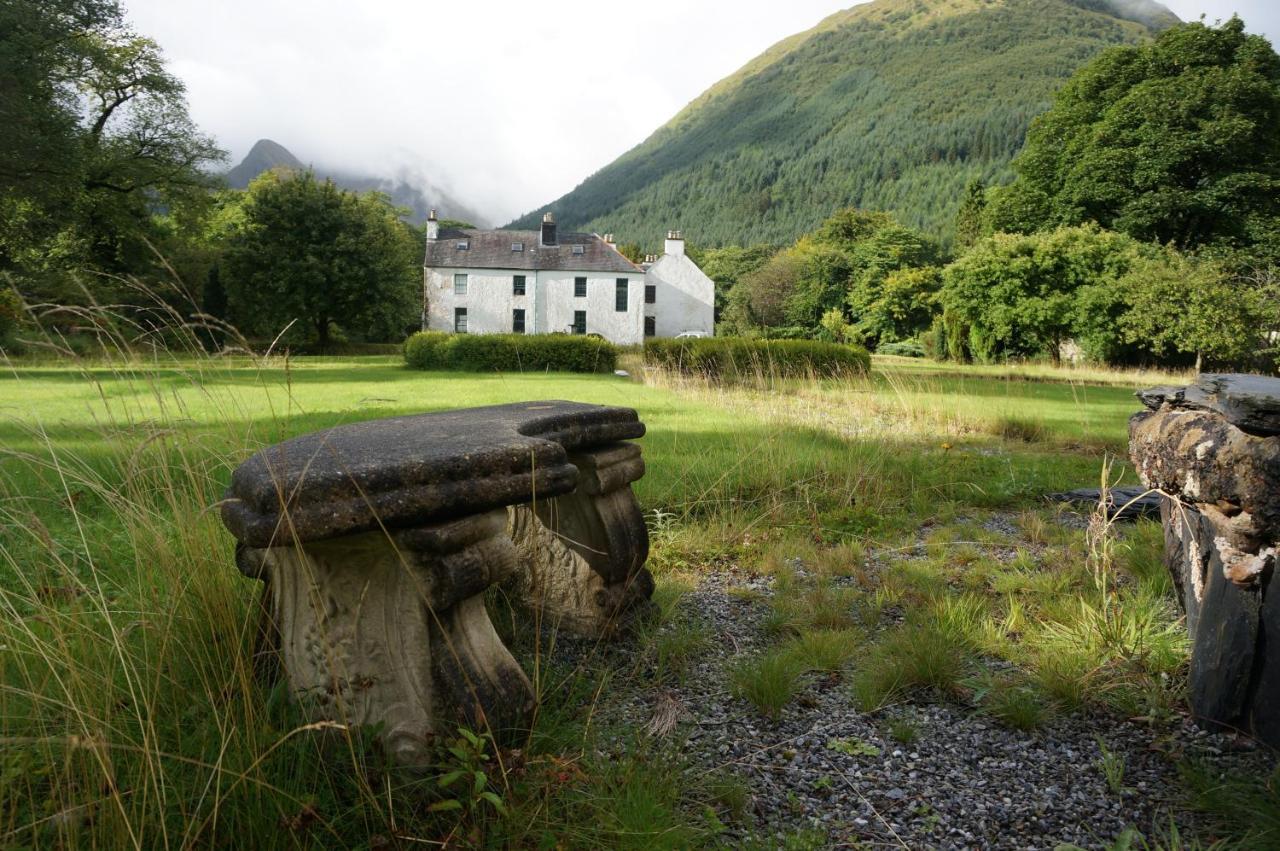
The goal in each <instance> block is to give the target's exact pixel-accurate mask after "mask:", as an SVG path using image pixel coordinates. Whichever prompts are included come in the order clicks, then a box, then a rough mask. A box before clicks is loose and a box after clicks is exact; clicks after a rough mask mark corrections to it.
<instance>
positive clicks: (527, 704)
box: [222, 402, 653, 764]
mask: <svg viewBox="0 0 1280 851" xmlns="http://www.w3.org/2000/svg"><path fill="white" fill-rule="evenodd" d="M643 434H644V424H643V423H641V422H640V421H639V419H638V417H637V415H636V412H635V411H633V410H630V409H627V408H609V407H600V406H596V405H585V404H580V403H576V402H529V403H521V404H513V405H498V406H493V407H487V408H470V409H465V410H458V411H448V412H442V413H432V414H421V415H416V416H406V417H396V418H391V419H382V420H373V421H370V422H362V423H355V424H352V425H344V426H339V427H336V428H332V429H328V430H326V431H319V432H315V433H313V434H307V435H303V436H301V437H297V438H294V439H292V440H287V441H284V442H283V443H279V444H276V445H274V446H271V447H268V448H266V449H264V450H262V451H261V452H259V453H257V454H256V455H254V456H253V457H251V458H249V459H248V460H247V461H245V462H244V463H243V464H241V465H240V467H238V468H237V469H236V471H235V473H234V474H233V475H232V479H231V487H230V489H229V491H228V494H227V498H226V500H225V501H224V502H223V504H222V519H223V522H224V523H225V524H226V526H227V528H228V529H229V530H230V531H231V533H232V534H233V535H234V536H235V538H236V540H237V541H238V544H237V547H236V563H237V565H238V566H239V568H240V570H241V571H242V572H243V573H244V574H246V575H247V576H250V577H253V578H256V579H260V580H262V581H263V582H264V583H265V588H264V590H263V597H262V600H263V614H264V629H263V637H264V640H265V642H266V650H267V651H268V652H267V658H271V659H274V660H278V661H279V663H280V664H281V665H282V666H283V673H284V676H286V677H287V679H288V682H289V686H290V688H291V690H292V692H293V693H294V694H295V696H297V697H298V698H299V699H300V700H302V701H303V702H305V703H306V704H307V705H308V707H309V708H310V710H311V712H312V714H313V716H315V717H318V718H323V719H329V720H333V721H337V722H340V723H343V724H352V725H364V724H375V723H379V722H381V723H382V724H383V728H382V735H383V739H384V741H385V743H386V746H387V749H388V751H389V752H390V753H392V754H394V755H395V756H396V757H397V758H398V759H399V760H400V761H402V762H404V763H410V764H412V763H418V762H421V761H422V760H423V759H424V758H426V755H427V750H426V748H427V743H428V741H429V739H430V735H431V733H432V732H433V731H437V730H443V731H445V732H450V731H451V730H452V727H453V725H454V724H456V723H462V724H466V725H468V726H470V727H471V728H473V729H476V730H492V731H494V732H496V733H501V732H503V731H509V730H515V729H520V728H522V727H523V726H524V725H525V723H526V722H527V720H528V717H529V713H530V711H531V709H532V706H533V691H532V688H531V686H530V684H529V680H528V678H527V677H526V676H525V674H524V671H523V670H522V669H521V668H520V666H519V664H517V662H516V661H515V659H514V658H513V657H512V656H511V654H510V652H509V651H508V650H507V648H506V647H505V646H504V645H503V644H502V642H501V640H500V639H499V638H498V635H497V633H496V632H495V631H494V628H493V624H492V623H491V622H490V620H489V616H488V613H487V611H486V609H485V603H484V594H485V591H486V589H488V588H489V587H490V586H492V585H495V584H498V583H504V584H505V585H506V586H507V587H509V588H510V589H511V590H512V591H513V592H514V593H515V594H516V595H517V596H518V597H519V598H520V599H521V600H522V601H523V602H524V603H525V604H527V605H528V606H530V607H531V608H532V609H533V610H534V611H535V612H536V613H537V615H538V616H539V618H540V619H541V622H542V623H545V624H550V625H553V626H554V625H556V624H559V625H560V626H561V627H563V628H566V629H569V630H572V631H574V632H576V633H579V634H584V635H587V636H592V637H599V638H603V637H609V636H611V635H613V634H614V633H616V632H617V631H618V630H619V629H621V628H623V627H625V626H626V625H627V624H628V623H629V622H630V621H631V620H632V619H634V618H635V617H636V616H637V615H638V614H639V613H641V612H643V611H645V610H646V609H647V607H648V606H649V605H650V603H649V597H650V595H651V594H652V591H653V580H652V578H651V577H650V575H649V572H648V571H647V570H646V569H645V567H644V563H645V559H646V558H647V557H648V548H649V539H648V533H647V531H646V529H645V524H644V518H643V516H642V514H641V511H640V508H639V505H638V504H637V502H636V499H635V496H634V495H633V494H632V492H631V482H633V481H635V480H636V479H639V478H640V477H641V476H642V475H644V462H643V460H642V459H641V457H640V448H639V447H638V446H636V445H635V444H633V443H628V442H626V441H628V440H630V439H632V438H638V437H641V436H642V435H643Z"/></svg>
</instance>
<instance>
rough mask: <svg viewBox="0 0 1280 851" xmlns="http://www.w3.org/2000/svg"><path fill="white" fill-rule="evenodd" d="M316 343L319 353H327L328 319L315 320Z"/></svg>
mask: <svg viewBox="0 0 1280 851" xmlns="http://www.w3.org/2000/svg"><path fill="white" fill-rule="evenodd" d="M316 345H317V346H318V347H319V348H320V354H322V355H326V354H328V353H329V320H328V319H327V318H325V319H317V320H316Z"/></svg>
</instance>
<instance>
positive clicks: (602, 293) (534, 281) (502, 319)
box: [425, 268, 645, 345]
mask: <svg viewBox="0 0 1280 851" xmlns="http://www.w3.org/2000/svg"><path fill="white" fill-rule="evenodd" d="M457 273H462V274H465V275H466V276H467V294H466V295H455V294H454V292H453V276H454V275H455V274H457ZM515 275H524V276H525V295H523V296H517V295H512V291H513V286H512V284H513V281H512V278H513V277H514V276H515ZM576 277H585V278H586V279H587V295H586V297H585V298H577V297H575V296H574V294H573V293H574V278H576ZM619 278H626V279H627V281H628V285H627V309H626V310H625V311H619V310H617V309H616V302H615V298H614V293H615V289H616V286H617V280H618V279H619ZM425 284H426V289H427V293H426V295H427V328H428V330H431V331H453V316H454V308H457V307H465V308H466V309H467V332H468V333H470V334H509V333H511V326H512V311H513V310H514V309H515V308H524V311H525V329H524V330H525V333H526V334H547V333H553V332H557V331H560V332H567V331H568V330H569V327H570V326H571V325H572V324H573V314H574V311H577V310H585V311H586V312H587V333H588V334H599V335H600V336H602V337H604V338H605V339H606V340H609V341H610V342H613V343H617V344H619V345H634V344H636V343H640V342H642V341H643V340H644V319H643V309H644V306H645V305H644V284H645V276H644V275H643V274H642V273H639V272H633V273H631V274H627V273H625V272H620V273H612V272H572V271H554V272H547V271H543V272H533V271H524V272H521V271H518V270H510V271H507V270H500V269H474V268H428V269H426V276H425Z"/></svg>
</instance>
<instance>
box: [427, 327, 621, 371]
mask: <svg viewBox="0 0 1280 851" xmlns="http://www.w3.org/2000/svg"><path fill="white" fill-rule="evenodd" d="M404 360H405V363H406V364H407V365H408V366H410V367H411V368H413V369H457V370H465V371H470V372H546V371H551V372H613V370H614V369H616V368H617V365H618V350H617V348H616V347H614V345H613V344H612V343H609V342H608V341H607V340H603V339H601V338H599V337H590V336H584V335H570V334H446V333H444V332H443V331H423V332H420V333H418V334H414V335H413V336H412V337H410V338H409V339H408V340H405V343H404Z"/></svg>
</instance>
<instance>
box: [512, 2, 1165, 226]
mask: <svg viewBox="0 0 1280 851" xmlns="http://www.w3.org/2000/svg"><path fill="white" fill-rule="evenodd" d="M1177 22H1178V18H1177V17H1176V16H1175V15H1174V14H1173V13H1172V12H1170V11H1169V10H1168V9H1167V8H1165V7H1164V6H1162V5H1160V4H1159V3H1155V2H1151V0H874V2H870V3H865V4H863V5H860V6H855V7H853V8H851V9H846V10H844V11H842V12H837V13H835V14H834V15H831V16H829V17H828V18H826V19H825V20H823V21H822V22H821V23H819V24H818V25H817V26H816V27H814V28H813V29H810V30H807V31H805V32H802V33H797V34H796V35H793V36H790V37H789V38H786V39H784V40H782V41H780V42H778V43H777V44H775V45H774V46H773V47H771V48H769V49H768V50H766V51H765V52H764V53H762V54H760V55H759V56H757V57H756V58H754V59H752V60H751V61H750V62H748V63H747V64H746V65H745V66H743V67H742V68H741V69H739V70H738V71H737V72H735V73H734V74H731V75H730V76H728V77H726V78H725V79H723V80H721V81H720V82H718V83H716V84H715V85H713V86H712V87H711V88H709V89H707V91H705V92H704V93H703V94H701V95H699V96H698V97H697V98H695V99H694V100H693V101H692V102H690V103H689V105H688V106H686V107H685V108H684V109H683V110H681V111H680V112H679V114H677V115H676V116H675V117H674V118H672V119H671V120H670V121H669V122H667V123H666V124H665V125H663V126H662V127H660V128H658V129H657V130H656V131H655V132H654V133H653V135H651V136H650V137H649V138H648V139H646V140H644V141H643V142H642V143H641V144H639V145H637V146H636V147H635V148H633V149H632V150H630V151H628V152H627V153H625V154H623V155H622V156H621V157H619V158H618V159H617V160H615V161H614V162H612V163H610V164H609V165H607V166H605V167H604V168H603V169H601V170H600V171H598V172H596V173H595V174H593V175H591V176H590V177H588V178H587V179H586V180H584V181H583V182H582V183H581V184H580V185H579V186H578V187H577V188H575V189H574V190H573V191H572V192H569V193H568V194H567V195H564V196H563V197H561V198H559V199H557V200H555V201H552V202H551V203H550V204H546V205H543V206H540V207H538V208H537V209H535V210H532V211H530V212H529V213H528V214H526V215H525V216H522V217H520V218H518V219H516V220H515V221H514V222H512V223H511V225H510V226H511V227H517V228H531V227H534V226H536V224H537V222H538V220H539V218H540V217H541V215H542V213H543V211H545V210H551V211H553V212H555V213H556V215H557V217H558V220H559V221H560V222H561V223H562V225H563V226H564V227H566V228H574V229H575V230H594V231H597V232H599V233H606V232H611V233H616V234H618V235H619V237H620V238H621V239H623V240H627V241H631V240H639V241H641V242H642V244H644V245H645V246H657V245H660V241H661V238H662V234H663V233H664V232H665V231H666V230H667V229H668V228H674V227H679V228H683V229H684V231H685V233H686V235H687V236H688V237H689V238H690V239H691V240H693V241H694V242H696V243H700V244H703V245H722V244H727V243H738V244H748V243H753V242H773V243H781V242H788V241H790V240H792V239H794V238H796V237H797V236H799V235H800V234H802V233H805V232H807V231H809V230H812V229H813V228H814V227H816V226H817V225H818V224H819V223H820V222H821V221H822V220H823V219H825V218H826V217H827V216H828V215H830V214H831V213H832V212H833V211H834V210H836V209H839V208H841V207H846V206H850V205H853V206H859V207H864V208H869V209H881V210H888V211H890V212H893V213H895V214H896V215H897V216H898V217H899V218H900V219H901V220H902V221H903V222H904V223H905V224H908V225H911V226H913V227H917V228H920V229H922V230H924V231H926V232H928V233H930V234H932V235H934V236H937V237H939V238H941V239H942V240H943V241H947V240H949V239H950V237H951V232H952V227H953V222H954V217H955V212H956V209H957V208H958V206H959V203H960V198H961V195H962V193H963V190H964V186H965V184H966V183H967V182H968V181H969V180H971V179H973V178H975V177H977V178H982V179H984V180H987V181H992V180H1000V179H1003V178H1005V177H1007V176H1008V175H1009V171H1008V166H1009V161H1010V160H1011V159H1012V158H1013V156H1014V154H1016V153H1017V151H1018V150H1019V149H1020V148H1021V147H1022V143H1023V140H1024V138H1025V135H1026V130H1027V127H1028V125H1029V124H1030V123H1031V120H1032V119H1033V118H1034V117H1035V116H1036V115H1038V114H1039V113H1041V112H1043V111H1044V110H1045V109H1046V108H1048V106H1049V103H1050V102H1051V100H1052V96H1053V92H1054V91H1055V90H1056V89H1057V88H1058V87H1059V86H1061V85H1062V83H1063V82H1064V81H1065V80H1066V79H1067V77H1069V76H1070V75H1071V73H1072V72H1073V71H1075V70H1076V69H1077V68H1079V67H1080V66H1081V65H1083V64H1084V63H1085V62H1087V61H1088V60H1089V59H1091V58H1092V57H1094V56H1095V55H1097V54H1098V53H1100V52H1101V51H1103V50H1105V49H1107V48H1108V47H1111V46H1114V45H1119V44H1126V43H1135V42H1138V41H1141V40H1144V39H1147V38H1150V37H1151V36H1152V35H1153V33H1154V32H1155V31H1157V30H1160V29H1163V28H1166V27H1168V26H1171V25H1173V24H1176V23H1177Z"/></svg>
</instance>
